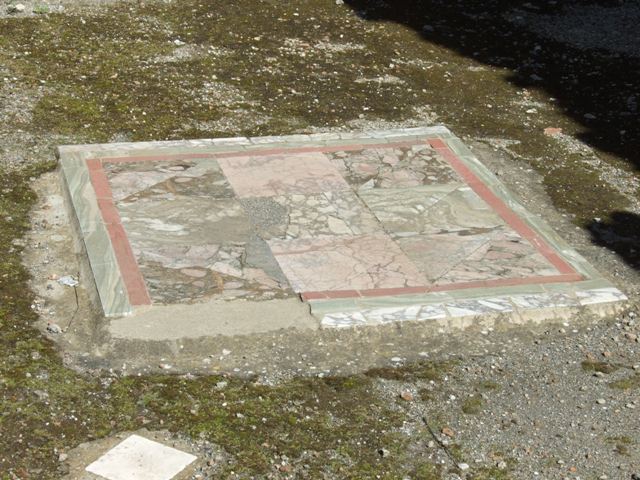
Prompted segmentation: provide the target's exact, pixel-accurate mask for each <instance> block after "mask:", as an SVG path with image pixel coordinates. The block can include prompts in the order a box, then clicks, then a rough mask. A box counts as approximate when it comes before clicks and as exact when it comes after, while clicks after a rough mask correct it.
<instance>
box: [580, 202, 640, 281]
mask: <svg viewBox="0 0 640 480" xmlns="http://www.w3.org/2000/svg"><path fill="white" fill-rule="evenodd" d="M588 229H589V232H590V233H591V239H592V241H593V242H594V243H595V244H597V245H600V246H603V247H606V248H609V249H611V250H613V251H614V252H616V253H617V254H618V255H619V256H620V257H621V258H623V259H624V260H625V262H627V263H628V264H629V265H630V266H632V267H633V268H635V269H636V270H640V233H638V232H640V215H636V214H634V213H629V212H613V213H612V214H610V215H609V219H608V220H606V221H595V220H594V221H593V222H592V223H591V224H589V225H588Z"/></svg>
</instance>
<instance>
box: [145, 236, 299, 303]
mask: <svg viewBox="0 0 640 480" xmlns="http://www.w3.org/2000/svg"><path fill="white" fill-rule="evenodd" d="M134 254H135V255H136V257H137V260H138V265H139V266H140V271H141V272H142V275H143V277H144V279H145V282H146V284H147V288H148V289H149V295H150V296H151V299H152V301H153V302H154V303H159V304H172V303H192V302H194V301H199V300H207V299H211V298H221V299H227V300H232V299H235V298H244V299H247V300H269V299H272V298H285V297H289V296H292V295H294V293H293V291H292V290H291V289H290V288H289V284H288V282H287V280H286V278H285V277H284V274H283V273H282V271H281V270H280V267H279V266H278V264H277V262H276V261H275V258H273V256H272V255H271V252H270V250H269V247H268V246H267V245H266V243H265V242H264V241H263V240H261V239H259V238H257V237H253V238H252V239H251V240H250V241H249V242H248V243H227V244H222V245H215V244H208V245H195V246H183V245H169V246H162V247H156V248H153V247H146V248H143V249H136V250H135V251H134Z"/></svg>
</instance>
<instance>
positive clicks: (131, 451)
mask: <svg viewBox="0 0 640 480" xmlns="http://www.w3.org/2000/svg"><path fill="white" fill-rule="evenodd" d="M194 460H196V457H195V456H194V455H191V454H189V453H186V452H182V451H180V450H177V449H175V448H172V447H167V446H166V445H163V444H161V443H158V442H155V441H153V440H149V439H147V438H144V437H141V436H139V435H131V436H130V437H128V438H126V439H125V440H123V441H122V442H120V443H119V444H118V445H116V446H115V447H113V448H112V449H111V450H109V451H108V452H107V453H105V454H104V455H103V456H101V457H100V458H98V459H97V460H96V461H95V462H93V463H92V464H91V465H89V466H88V467H87V468H86V470H87V472H90V473H93V474H95V475H99V476H101V477H103V478H105V479H107V480H132V479H136V480H171V479H172V478H174V477H175V476H176V475H177V474H179V473H180V472H181V471H182V470H184V469H185V468H186V467H187V466H188V465H190V464H191V463H192V462H193V461H194Z"/></svg>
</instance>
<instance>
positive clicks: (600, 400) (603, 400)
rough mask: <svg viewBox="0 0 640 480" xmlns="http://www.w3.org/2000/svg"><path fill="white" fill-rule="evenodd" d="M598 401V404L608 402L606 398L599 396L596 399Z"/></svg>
mask: <svg viewBox="0 0 640 480" xmlns="http://www.w3.org/2000/svg"><path fill="white" fill-rule="evenodd" d="M596 403H597V404H598V405H604V404H605V403H607V401H606V400H605V399H604V398H599V399H597V400H596Z"/></svg>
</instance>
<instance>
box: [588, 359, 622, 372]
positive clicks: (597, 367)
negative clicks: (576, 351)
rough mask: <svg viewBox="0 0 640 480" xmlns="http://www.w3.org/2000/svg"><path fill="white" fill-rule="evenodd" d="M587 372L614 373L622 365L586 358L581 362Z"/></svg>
mask: <svg viewBox="0 0 640 480" xmlns="http://www.w3.org/2000/svg"><path fill="white" fill-rule="evenodd" d="M580 365H581V366H582V370H584V371H585V372H600V373H607V374H609V373H613V372H615V371H616V370H618V369H619V368H620V367H619V366H618V365H614V364H611V363H608V362H597V361H594V360H584V361H583V362H582V363H581V364H580Z"/></svg>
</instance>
